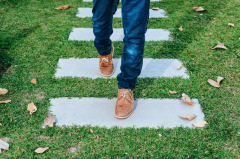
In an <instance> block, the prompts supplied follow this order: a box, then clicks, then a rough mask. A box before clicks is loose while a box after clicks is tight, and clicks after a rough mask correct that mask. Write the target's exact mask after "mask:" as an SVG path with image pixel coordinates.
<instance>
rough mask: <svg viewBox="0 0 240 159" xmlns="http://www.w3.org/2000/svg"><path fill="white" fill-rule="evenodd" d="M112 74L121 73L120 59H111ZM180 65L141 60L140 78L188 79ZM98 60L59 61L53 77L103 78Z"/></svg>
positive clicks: (171, 60)
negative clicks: (177, 77) (112, 65)
mask: <svg viewBox="0 0 240 159" xmlns="http://www.w3.org/2000/svg"><path fill="white" fill-rule="evenodd" d="M113 63H114V67H115V68H114V74H113V75H112V76H111V77H110V78H115V77H117V75H118V74H119V73H120V72H121V71H120V66H121V59H113ZM181 65H182V63H181V62H180V61H178V60H177V59H151V58H144V59H143V67H142V72H141V75H140V76H139V77H140V78H144V77H150V78H158V77H176V76H180V77H182V78H189V76H188V75H187V74H186V68H185V67H183V68H181V69H180V70H178V69H177V68H178V67H179V66H181ZM98 68H99V58H89V59H87V58H84V59H76V58H69V59H59V62H58V68H57V72H56V73H55V77H66V76H70V77H88V78H93V79H95V78H103V77H102V75H101V74H100V72H99V69H98Z"/></svg>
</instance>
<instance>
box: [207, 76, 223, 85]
mask: <svg viewBox="0 0 240 159" xmlns="http://www.w3.org/2000/svg"><path fill="white" fill-rule="evenodd" d="M223 79H224V78H223V77H218V78H217V82H215V81H214V80H212V79H208V83H209V84H211V85H212V86H214V87H220V82H221V81H222V80H223Z"/></svg>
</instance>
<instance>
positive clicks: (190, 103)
mask: <svg viewBox="0 0 240 159" xmlns="http://www.w3.org/2000/svg"><path fill="white" fill-rule="evenodd" d="M182 101H183V102H184V103H187V104H188V105H191V106H194V102H193V101H191V99H190V97H189V96H188V95H186V94H185V93H183V94H182Z"/></svg>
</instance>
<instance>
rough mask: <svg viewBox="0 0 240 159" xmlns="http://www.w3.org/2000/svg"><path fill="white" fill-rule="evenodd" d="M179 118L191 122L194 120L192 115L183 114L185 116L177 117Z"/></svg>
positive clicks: (194, 116)
mask: <svg viewBox="0 0 240 159" xmlns="http://www.w3.org/2000/svg"><path fill="white" fill-rule="evenodd" d="M179 117H180V118H183V119H187V120H193V119H195V118H196V115H194V114H185V115H179Z"/></svg>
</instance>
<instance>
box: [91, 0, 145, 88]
mask: <svg viewBox="0 0 240 159" xmlns="http://www.w3.org/2000/svg"><path fill="white" fill-rule="evenodd" d="M118 2H119V0H93V10H92V12H93V17H92V20H93V33H94V35H95V40H94V46H95V47H96V48H97V51H98V53H99V54H100V55H109V54H110V53H111V45H112V44H111V43H112V42H111V40H110V36H111V34H112V33H113V29H112V20H113V15H114V14H115V11H116V9H117V5H118ZM121 4H122V25H123V30H124V35H125V36H124V39H123V42H124V47H123V52H122V59H121V67H120V68H121V73H120V74H118V76H117V80H118V88H119V89H121V88H124V89H131V90H132V89H134V88H135V85H136V82H137V77H138V76H139V75H140V73H141V70H142V64H143V51H144V43H145V33H146V31H147V23H148V19H149V4H150V0H121Z"/></svg>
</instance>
